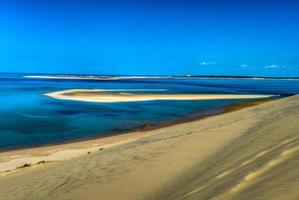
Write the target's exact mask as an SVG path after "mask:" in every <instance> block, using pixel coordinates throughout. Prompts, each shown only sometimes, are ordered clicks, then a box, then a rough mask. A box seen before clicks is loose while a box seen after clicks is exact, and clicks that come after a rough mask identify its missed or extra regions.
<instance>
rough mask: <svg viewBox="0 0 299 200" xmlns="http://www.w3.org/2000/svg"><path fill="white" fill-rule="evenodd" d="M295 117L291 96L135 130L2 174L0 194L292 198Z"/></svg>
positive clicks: (298, 148)
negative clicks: (115, 140)
mask: <svg viewBox="0 0 299 200" xmlns="http://www.w3.org/2000/svg"><path fill="white" fill-rule="evenodd" d="M298 121H299V96H294V97H289V98H285V99H282V100H277V101H273V102H270V103H265V104H262V105H259V106H256V107H251V108H246V109H243V110H240V111H235V112H232V113H227V114H223V115H218V116H213V117H210V118H206V119H203V120H199V121H193V122H187V123H183V124H178V125H174V126H170V127H165V128H161V129H157V130H152V131H148V132H135V133H133V134H137V135H138V134H139V135H140V137H139V138H137V139H136V140H131V141H130V140H129V141H128V142H125V143H122V144H118V145H114V146H111V147H110V148H105V149H104V150H102V151H94V152H92V153H90V154H87V153H86V154H84V155H82V156H80V157H77V158H74V159H72V160H68V161H63V162H51V163H49V164H44V165H41V166H39V165H38V166H37V167H32V168H25V169H23V170H20V171H18V172H16V173H12V174H7V175H6V176H2V177H0V193H1V198H3V199H6V200H10V199H13V200H15V199H22V200H27V199H28V200H29V199H30V200H31V199H80V200H82V199H83V200H84V199H88V200H89V199H91V200H93V199H104V200H106V199H121V200H124V199H128V200H134V199H161V200H162V199H163V200H167V199H171V200H172V199H192V200H193V199H194V200H195V199H196V200H208V199H213V200H248V199H252V200H282V199H293V200H295V199H299V191H298V187H299V124H298ZM127 136H128V135H127ZM28 152H29V151H28ZM19 153H20V152H19ZM4 154H5V153H4ZM6 156H7V155H6ZM10 156H13V153H11V154H10ZM0 158H1V154H0ZM2 159H4V157H2Z"/></svg>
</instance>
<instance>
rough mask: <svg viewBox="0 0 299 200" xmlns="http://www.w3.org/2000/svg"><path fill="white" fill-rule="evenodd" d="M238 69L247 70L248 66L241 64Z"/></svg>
mask: <svg viewBox="0 0 299 200" xmlns="http://www.w3.org/2000/svg"><path fill="white" fill-rule="evenodd" d="M240 67H241V68H242V69H247V68H248V65H245V64H242V65H241V66H240Z"/></svg>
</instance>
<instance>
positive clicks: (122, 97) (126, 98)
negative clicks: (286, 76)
mask: <svg viewBox="0 0 299 200" xmlns="http://www.w3.org/2000/svg"><path fill="white" fill-rule="evenodd" d="M105 91H109V90H103V89H92V90H89V89H72V90H62V91H56V92H50V93H47V94H44V95H45V96H48V97H51V98H54V99H62V100H72V101H83V102H101V103H105V102H106V103H112V102H137V101H152V100H224V99H259V98H269V97H273V96H275V95H255V94H250V95H245V94H132V93H116V94H107V93H97V92H105ZM110 91H129V90H126V89H119V90H118V89H113V90H110ZM131 91H133V89H131ZM135 91H136V90H135ZM139 91H140V90H139ZM141 91H142V90H141ZM84 92H85V93H86V94H80V93H84ZM93 92H94V94H92V93H93ZM76 93H78V94H76Z"/></svg>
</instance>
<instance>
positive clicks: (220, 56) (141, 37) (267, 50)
mask: <svg viewBox="0 0 299 200" xmlns="http://www.w3.org/2000/svg"><path fill="white" fill-rule="evenodd" d="M298 10H299V2H298V1H297V2H296V1H290V0H285V1H276V0H271V1H270V0H259V1H257V0H250V1H245V0H238V1H225V0H210V1H201V0H197V1H190V0H189V1H188V0H185V1H176V0H172V1H170V0H169V1H168V0H160V1H155V0H151V1H142V0H139V1H126V0H123V1H116V0H109V1H108V0H107V1H101V0H97V1H96V0H84V1H83V0H82V1H79V0H68V1H66V0H65V1H63V0H59V1H58V0H43V1H37V0H36V1H34V0H27V1H25V0H23V1H22V0H0V71H2V72H34V73H80V74H134V75H138V74H140V75H153V74H160V75H170V74H171V75H182V74H195V75H262V76H299V56H298V52H299V37H298V35H299V26H298V24H299V12H298Z"/></svg>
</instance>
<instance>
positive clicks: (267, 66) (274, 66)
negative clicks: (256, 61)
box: [265, 65, 279, 69]
mask: <svg viewBox="0 0 299 200" xmlns="http://www.w3.org/2000/svg"><path fill="white" fill-rule="evenodd" d="M265 68H266V69H275V68H279V65H266V66H265Z"/></svg>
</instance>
